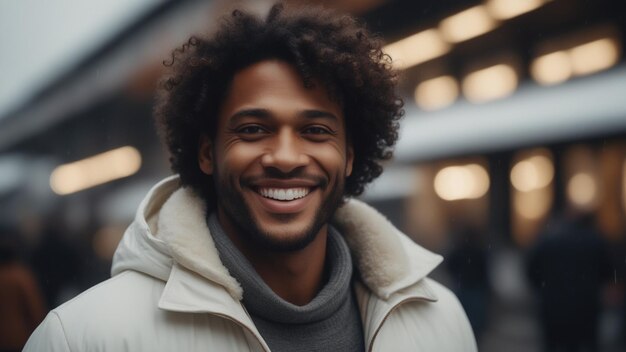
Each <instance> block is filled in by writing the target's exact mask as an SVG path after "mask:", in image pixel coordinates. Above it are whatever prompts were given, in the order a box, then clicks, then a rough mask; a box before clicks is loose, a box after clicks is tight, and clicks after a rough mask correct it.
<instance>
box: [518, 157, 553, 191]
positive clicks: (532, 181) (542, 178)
mask: <svg viewBox="0 0 626 352" xmlns="http://www.w3.org/2000/svg"><path fill="white" fill-rule="evenodd" d="M553 177H554V166H552V162H551V161H550V159H548V158H547V157H545V156H543V155H536V156H533V157H530V158H528V159H525V160H522V161H520V162H518V163H517V164H515V166H513V169H511V183H512V184H513V187H515V189H517V190H518V191H521V192H530V191H532V190H535V189H539V188H543V187H545V186H547V185H549V184H550V182H552V178H553Z"/></svg>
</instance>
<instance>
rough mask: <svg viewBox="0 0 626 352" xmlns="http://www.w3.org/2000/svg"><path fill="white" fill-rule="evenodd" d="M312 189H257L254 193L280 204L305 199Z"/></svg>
mask: <svg viewBox="0 0 626 352" xmlns="http://www.w3.org/2000/svg"><path fill="white" fill-rule="evenodd" d="M312 190H313V187H292V188H276V187H257V188H256V189H255V191H256V192H257V193H258V194H260V195H261V196H262V197H264V198H267V199H272V200H278V201H282V202H289V201H293V200H296V199H300V198H304V197H306V196H307V195H308V194H309V193H311V191H312Z"/></svg>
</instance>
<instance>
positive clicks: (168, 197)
mask: <svg viewBox="0 0 626 352" xmlns="http://www.w3.org/2000/svg"><path fill="white" fill-rule="evenodd" d="M333 224H334V225H335V226H336V227H337V228H338V229H339V230H340V232H341V233H342V234H343V236H344V238H345V239H346V242H347V243H348V246H349V247H350V249H351V251H352V255H353V258H354V260H355V264H356V269H357V271H358V272H359V274H360V277H361V280H362V282H363V284H364V285H365V286H366V287H367V288H368V289H369V290H370V291H371V292H372V293H373V294H375V295H376V296H378V297H379V298H380V299H382V300H389V299H390V298H391V297H392V296H393V295H394V294H400V295H406V294H408V293H409V292H410V293H411V294H412V295H417V296H419V297H421V298H423V299H426V300H436V297H435V296H434V294H433V293H432V292H431V291H430V290H428V288H427V287H426V288H420V289H418V290H417V291H415V288H414V287H413V286H415V284H417V283H418V282H420V281H421V280H422V279H423V278H424V277H425V276H426V275H428V274H429V273H430V272H431V271H432V270H433V269H434V268H435V267H436V266H437V265H438V264H439V263H440V262H441V261H442V258H441V256H439V255H436V254H433V253H431V252H429V251H428V250H426V249H424V248H422V247H420V246H419V245H417V244H415V243H414V242H413V241H412V240H410V239H409V238H408V237H407V236H406V235H404V234H403V233H401V232H400V231H399V230H397V229H396V228H395V227H394V226H393V225H392V224H391V223H390V222H389V221H388V220H387V219H385V217H384V216H383V215H381V214H380V213H378V212H377V211H376V210H374V209H373V208H371V207H370V206H368V205H366V204H365V203H363V202H360V201H358V200H354V199H352V200H349V201H348V202H347V203H346V204H345V205H343V206H342V207H341V208H340V209H338V211H337V212H336V214H335V218H334V221H333ZM131 237H132V238H131ZM146 247H151V248H152V249H153V250H155V251H156V252H158V253H157V254H156V255H151V257H149V262H148V263H146V262H145V261H142V258H145V256H146ZM152 257H154V258H152ZM164 258H165V259H164ZM168 258H169V259H168ZM164 260H165V261H166V263H165V264H164V263H163V261H164ZM151 262H154V263H151ZM173 263H176V264H177V265H179V266H181V267H183V268H184V269H186V270H189V271H191V272H192V273H194V275H199V276H201V277H203V278H204V279H207V280H208V281H209V282H210V283H211V286H219V287H222V288H223V289H224V290H225V292H227V293H228V294H229V295H230V296H231V297H232V298H233V299H235V300H236V301H239V300H241V298H242V289H241V286H240V285H239V283H238V282H237V280H235V279H234V278H233V277H232V276H230V274H229V273H228V270H227V269H226V267H224V265H223V264H222V263H221V261H220V259H219V254H218V252H217V249H216V248H215V244H214V242H213V239H212V237H211V235H210V232H209V229H208V226H207V225H206V221H205V205H204V202H203V201H202V200H201V199H200V198H199V197H198V196H197V195H196V194H195V193H194V192H193V191H192V190H191V189H189V188H181V187H180V184H179V178H178V176H172V177H169V178H167V179H165V180H163V181H161V182H160V183H159V184H157V185H156V186H155V187H153V189H152V190H151V191H150V192H149V193H148V195H147V196H146V199H144V201H143V202H142V203H141V206H140V208H139V209H138V211H137V216H136V218H135V221H134V223H133V224H132V225H131V226H130V227H129V229H128V230H127V232H126V234H125V235H124V239H123V240H122V242H121V243H120V246H119V247H118V249H117V251H116V254H115V257H114V259H113V267H112V274H113V275H115V274H117V273H119V272H121V271H123V270H127V269H133V270H138V271H141V272H144V273H146V274H148V275H151V276H155V277H158V278H160V279H162V280H167V281H168V284H167V285H170V284H172V285H173V284H175V282H171V283H170V281H172V279H176V280H178V279H181V278H182V277H181V275H180V273H179V272H178V271H176V272H174V271H172V272H169V271H168V269H167V268H168V267H169V268H170V269H169V270H171V268H172V266H173ZM157 264H158V265H157ZM424 285H425V284H424ZM424 285H418V287H425V286H424ZM169 297H170V299H171V298H172V297H171V296H169ZM419 297H418V298H419ZM161 303H162V304H165V302H164V301H163V300H162V301H161Z"/></svg>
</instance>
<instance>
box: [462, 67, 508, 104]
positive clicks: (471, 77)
mask: <svg viewBox="0 0 626 352" xmlns="http://www.w3.org/2000/svg"><path fill="white" fill-rule="evenodd" d="M517 83H518V77H517V73H516V72H515V69H514V68H513V67H512V66H510V65H507V64H498V65H495V66H491V67H487V68H484V69H481V70H477V71H474V72H472V73H470V74H468V75H467V76H466V77H465V78H464V79H463V87H462V88H463V94H464V95H465V97H466V98H467V100H469V101H471V102H472V103H484V102H487V101H491V100H495V99H500V98H504V97H506V96H509V95H510V94H511V93H513V92H514V91H515V89H516V88H517Z"/></svg>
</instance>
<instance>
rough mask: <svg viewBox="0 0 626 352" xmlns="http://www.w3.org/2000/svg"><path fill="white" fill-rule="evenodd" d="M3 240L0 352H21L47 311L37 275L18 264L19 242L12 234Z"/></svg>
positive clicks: (0, 254)
mask: <svg viewBox="0 0 626 352" xmlns="http://www.w3.org/2000/svg"><path fill="white" fill-rule="evenodd" d="M0 236H2V237H0V351H3V352H4V351H20V350H21V349H22V347H24V344H25V343H26V340H27V339H28V336H29V335H30V334H31V333H32V332H33V330H35V328H36V327H37V325H39V323H41V321H42V320H43V318H44V316H45V314H46V311H45V308H44V302H43V297H42V295H41V292H40V291H39V287H38V286H37V283H36V280H35V277H34V275H33V274H32V272H31V271H30V270H29V269H28V268H27V267H26V266H24V265H23V264H22V263H20V261H19V260H18V253H17V249H16V246H15V242H12V239H11V238H9V234H6V233H0Z"/></svg>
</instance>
